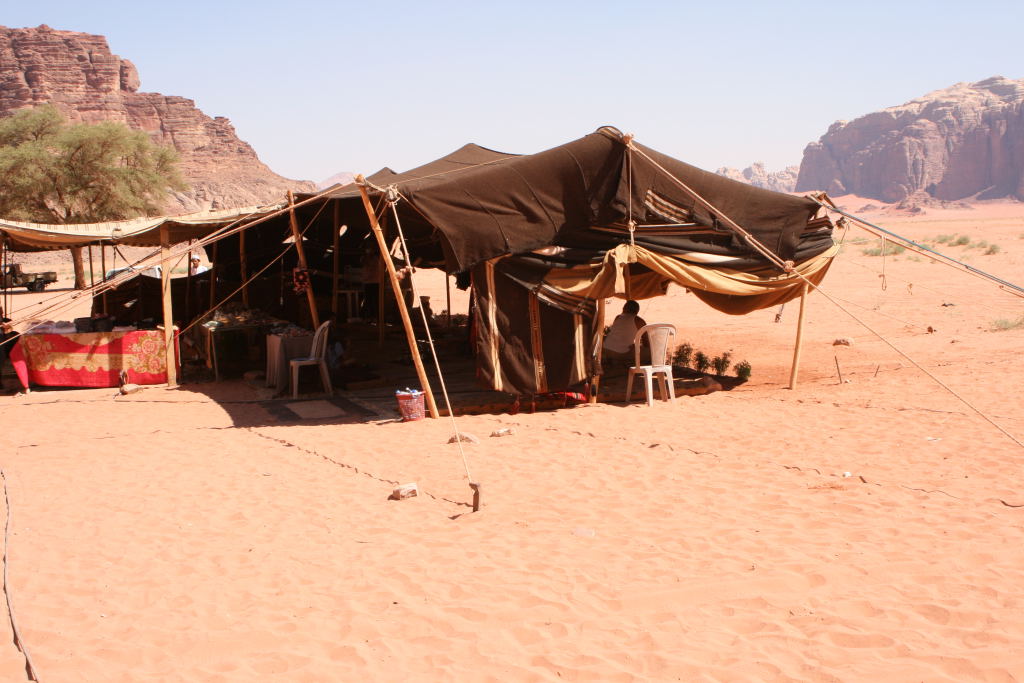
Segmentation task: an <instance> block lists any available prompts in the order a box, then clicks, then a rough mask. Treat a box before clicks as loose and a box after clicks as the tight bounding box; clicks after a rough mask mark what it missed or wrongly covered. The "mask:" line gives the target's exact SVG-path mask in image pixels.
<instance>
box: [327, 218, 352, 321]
mask: <svg viewBox="0 0 1024 683" xmlns="http://www.w3.org/2000/svg"><path fill="white" fill-rule="evenodd" d="M339 230H341V202H339V201H335V202H334V220H333V221H331V235H332V237H331V248H332V252H331V254H332V255H333V256H334V263H333V266H332V268H331V276H332V277H331V313H333V314H334V319H335V320H338V270H339V267H340V266H341V254H340V253H339V252H338V250H339V249H340V248H341V233H340V232H339ZM345 307H346V311H345V316H346V317H354V315H355V314H354V313H353V312H352V311H349V310H347V308H348V304H347V303H346V304H345Z"/></svg>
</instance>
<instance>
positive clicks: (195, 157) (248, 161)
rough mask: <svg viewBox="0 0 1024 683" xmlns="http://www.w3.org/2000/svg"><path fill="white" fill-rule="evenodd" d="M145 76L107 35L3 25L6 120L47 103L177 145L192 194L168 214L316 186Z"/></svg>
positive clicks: (0, 77) (181, 196)
mask: <svg viewBox="0 0 1024 683" xmlns="http://www.w3.org/2000/svg"><path fill="white" fill-rule="evenodd" d="M139 84H140V82H139V74H138V72H137V71H136V69H135V66H134V65H133V64H132V63H131V62H129V61H128V60H127V59H121V58H120V57H118V56H117V55H115V54H111V52H110V47H109V46H108V45H107V41H106V38H104V37H103V36H97V35H90V34H86V33H76V32H73V31H57V30H54V29H51V28H50V27H48V26H45V25H43V26H39V27H38V28H20V29H11V28H6V27H2V26H0V116H4V115H7V114H10V113H11V112H13V111H15V110H17V109H22V108H25V107H33V106H38V105H41V104H45V103H52V104H53V105H55V106H56V107H57V108H58V109H59V110H60V111H61V112H62V113H63V114H64V115H65V116H66V117H67V118H68V119H69V120H70V121H73V122H97V121H120V122H122V123H125V124H127V125H128V126H130V127H131V128H135V129H139V130H144V131H146V132H147V133H149V134H150V136H152V138H153V140H154V141H156V142H158V143H161V144H165V145H170V146H172V147H174V148H175V149H176V150H177V151H178V154H179V156H180V158H181V170H182V173H183V175H184V176H185V180H186V181H187V182H188V183H189V184H190V185H191V189H190V190H188V191H186V192H182V193H176V194H175V196H174V197H173V200H172V201H171V203H170V206H168V207H167V211H168V213H183V212H189V211H198V210H202V209H210V208H215V209H218V208H230V207H239V206H251V205H254V204H268V203H272V202H277V201H281V200H282V199H283V198H284V195H285V192H286V191H287V190H288V189H293V190H300V191H304V192H312V191H315V189H316V186H315V185H314V184H313V183H311V182H305V181H296V180H289V179H288V178H283V177H281V176H279V175H277V174H276V173H274V172H273V171H271V170H270V169H269V168H268V167H267V166H266V165H265V164H264V163H263V162H261V161H260V160H259V158H258V157H257V156H256V152H255V151H254V150H253V148H252V147H251V146H249V144H248V143H246V142H243V141H242V140H239V139H238V136H237V135H236V134H235V129H234V127H233V126H232V125H231V122H230V121H229V120H228V119H226V118H224V117H222V116H218V117H215V118H210V117H209V116H207V115H206V114H204V113H203V112H202V111H200V110H199V109H197V108H196V106H195V102H193V101H192V100H189V99H186V98H184V97H177V96H174V95H161V94H158V93H146V92H139V91H138V90H139Z"/></svg>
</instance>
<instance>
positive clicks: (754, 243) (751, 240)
mask: <svg viewBox="0 0 1024 683" xmlns="http://www.w3.org/2000/svg"><path fill="white" fill-rule="evenodd" d="M628 144H633V143H632V140H630V141H629V143H628ZM637 152H638V153H639V154H640V155H641V156H643V157H644V158H645V159H647V160H648V161H649V162H651V164H653V165H654V167H655V168H657V169H658V170H660V171H661V172H662V173H664V174H665V175H666V176H668V178H670V179H671V180H672V181H673V182H674V183H676V184H677V185H679V187H680V188H682V189H683V191H685V192H686V193H687V194H689V195H690V196H691V197H692V198H693V199H694V200H695V201H697V202H698V203H700V204H702V205H703V206H704V207H705V208H706V209H708V210H714V211H715V212H717V214H718V216H719V217H720V218H721V219H722V221H723V222H724V223H726V224H727V225H728V226H729V227H731V228H733V229H735V230H737V231H738V232H739V233H740V235H742V236H743V238H744V239H745V240H746V241H747V242H748V244H750V246H751V247H753V248H754V249H755V250H756V251H757V252H758V253H760V254H761V255H763V256H764V257H765V258H767V259H768V260H769V261H770V262H772V263H774V264H775V265H776V266H778V267H780V268H782V269H783V270H784V271H785V272H787V273H789V274H791V275H795V276H796V277H797V278H799V279H800V280H803V282H804V284H805V285H806V286H808V287H810V288H812V289H814V290H815V291H817V292H820V293H821V295H822V296H824V297H825V298H826V299H828V300H829V301H830V302H832V304H833V305H835V306H836V307H837V308H839V310H841V311H843V312H844V313H846V314H847V315H848V316H850V317H851V318H853V319H854V320H855V321H856V322H857V323H859V324H860V325H861V326H863V327H864V328H865V329H866V330H868V331H869V332H871V333H872V334H873V335H875V336H876V337H878V338H879V339H880V340H881V341H882V342H883V343H885V344H886V345H887V346H889V348H891V349H892V350H893V351H895V352H896V353H898V354H899V355H900V356H902V357H903V358H905V359H907V361H909V362H910V363H911V365H913V366H914V367H916V368H917V369H918V370H920V371H921V372H923V373H924V374H925V375H927V376H928V377H930V378H931V379H932V380H933V381H934V382H935V383H936V384H938V385H939V386H940V387H942V388H943V389H945V390H946V391H948V392H949V393H950V394H952V395H953V396H955V397H956V398H957V399H958V400H959V401H960V402H961V403H963V404H964V405H966V406H967V407H968V408H970V409H971V410H972V411H974V412H975V413H977V414H978V415H979V416H980V417H981V418H982V419H984V420H985V421H986V422H988V423H989V424H991V425H992V426H993V427H995V428H996V429H997V430H999V431H1000V432H1002V433H1003V435H1005V436H1006V437H1007V438H1008V439H1010V440H1011V441H1013V442H1014V443H1015V444H1017V445H1018V446H1020V447H1021V448H1024V443H1022V442H1021V441H1020V440H1019V439H1017V437H1015V436H1014V435H1013V434H1011V433H1010V432H1008V431H1006V429H1004V428H1003V427H1002V426H1001V425H999V424H998V423H996V422H995V421H994V420H993V419H992V418H990V417H989V416H988V415H986V414H985V413H983V412H982V411H981V410H980V409H979V408H977V407H975V406H974V404H973V403H971V402H970V401H968V400H967V399H966V398H964V397H963V396H961V395H960V394H959V393H957V392H956V391H955V390H954V389H952V388H951V387H950V386H949V385H947V384H946V383H945V382H943V381H942V380H940V379H939V378H938V377H936V376H935V375H934V374H932V373H931V372H929V371H928V370H927V369H925V368H924V367H923V366H922V365H921V364H920V363H918V362H917V361H916V360H914V359H913V358H911V357H910V356H908V355H907V354H906V353H905V352H904V351H903V350H902V349H900V348H899V347H897V346H896V345H895V344H893V343H892V342H890V341H889V340H888V339H886V338H885V337H883V336H882V335H881V334H880V333H879V332H877V331H876V330H875V329H874V328H872V327H871V326H870V325H868V324H867V323H866V322H864V321H863V320H861V319H860V318H858V317H857V316H856V315H854V314H853V313H852V312H851V311H850V310H848V309H847V308H846V307H844V306H843V305H842V304H840V303H839V302H838V301H836V299H834V298H833V297H831V296H829V294H828V293H827V292H825V291H824V290H823V289H822V288H821V287H819V286H818V285H816V284H814V283H813V282H811V280H810V279H809V278H808V277H807V276H805V275H804V274H803V273H801V272H799V271H798V270H795V269H794V267H793V265H794V264H793V262H792V261H783V260H782V259H781V258H779V257H778V256H776V255H775V254H774V253H772V252H771V251H769V250H768V248H767V247H766V246H764V245H763V244H761V242H760V241H759V240H758V239H757V238H755V237H754V236H753V235H752V234H750V233H749V232H748V231H746V230H744V229H743V228H742V227H740V226H739V225H738V224H737V223H736V222H735V221H733V220H732V219H731V218H729V217H728V216H726V215H725V214H723V213H721V212H720V211H718V209H716V208H715V207H714V206H713V205H712V204H711V203H710V202H709V201H707V200H706V199H704V198H703V197H701V196H700V195H699V194H698V193H697V192H696V191H695V190H693V189H692V188H690V187H689V186H688V185H687V184H686V183H684V182H683V181H682V180H680V179H679V178H676V177H675V176H674V175H673V174H672V173H671V172H670V171H669V170H668V169H666V168H665V167H664V166H662V165H661V164H659V163H658V162H657V161H656V160H655V159H653V158H651V156H650V155H648V154H647V153H645V152H644V151H643V150H642V149H639V148H638V149H637ZM810 199H812V200H813V201H815V202H816V203H817V204H819V205H820V206H822V207H825V208H828V207H827V206H826V205H825V204H823V203H822V202H820V201H819V200H817V199H814V198H813V197H811V198H810ZM840 213H842V212H840ZM843 215H844V216H847V217H849V218H852V219H853V220H858V219H857V218H856V216H851V215H850V214H846V213H843ZM879 230H882V231H883V232H885V233H888V234H890V235H894V233H889V231H887V230H884V229H882V228H879ZM895 236H896V237H899V236H898V235H895ZM918 246H920V245H918ZM936 253H937V252H936ZM974 270H977V269H974ZM978 272H979V273H980V272H981V271H978ZM984 275H985V276H987V277H990V278H993V276H989V275H988V274H987V273H984ZM993 279H996V280H998V278H993ZM1000 282H1004V281H1000ZM1004 284H1006V285H1009V286H1011V287H1014V288H1017V289H1021V288H1018V287H1016V285H1011V284H1010V283H1008V282H1004ZM1021 291H1022V292H1024V289H1021Z"/></svg>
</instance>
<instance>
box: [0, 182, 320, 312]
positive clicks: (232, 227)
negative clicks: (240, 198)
mask: <svg viewBox="0 0 1024 683" xmlns="http://www.w3.org/2000/svg"><path fill="white" fill-rule="evenodd" d="M329 193H330V188H328V189H326V190H322V191H320V192H318V193H316V194H314V195H311V196H309V197H307V198H306V199H303V200H302V201H300V202H295V204H294V205H291V206H284V207H282V208H280V209H275V210H274V211H271V212H270V213H268V214H266V215H264V216H260V217H259V218H256V219H254V220H251V221H249V220H248V219H249V218H251V217H252V216H254V215H255V214H256V213H257V212H255V211H254V212H251V213H248V214H246V215H245V216H240V217H238V218H236V219H235V220H234V221H232V222H231V223H229V224H228V225H225V226H223V227H221V228H218V229H217V230H214V231H213V232H211V233H209V234H207V235H205V236H204V237H201V238H199V239H197V240H196V241H195V242H194V243H192V244H189V243H187V242H183V243H181V244H178V245H175V247H174V248H172V249H170V250H169V251H168V254H167V260H169V261H170V260H173V259H175V258H178V259H180V258H181V257H182V255H183V254H185V253H188V252H189V251H191V250H192V249H195V248H202V247H206V246H209V245H210V244H213V243H214V242H218V241H220V240H222V239H225V238H227V237H230V236H231V235H235V234H237V233H239V232H241V231H243V230H248V229H249V228H251V227H253V226H255V225H259V224H260V223H264V222H266V221H269V220H271V219H273V218H276V217H278V216H280V215H282V214H285V213H287V212H288V211H290V210H292V209H295V208H298V207H300V206H305V205H307V204H311V203H313V202H315V201H317V200H320V199H324V198H325V197H326V195H328V194H329ZM321 208H322V207H321ZM0 232H2V231H0ZM122 257H124V254H122ZM162 260H163V259H162V254H161V250H160V249H156V250H154V251H152V252H150V253H148V254H146V255H144V256H142V257H141V258H139V259H137V260H136V261H134V262H133V263H131V264H130V266H131V267H132V268H133V270H129V271H125V272H124V273H119V274H118V275H116V276H115V277H114V278H111V279H110V280H107V281H106V282H99V283H97V284H96V286H95V287H85V288H83V289H78V290H72V291H70V292H61V293H60V294H57V295H56V296H53V297H51V298H49V299H46V300H45V301H42V302H39V304H35V306H39V305H43V304H47V303H49V302H51V301H56V303H54V304H53V305H51V306H48V307H44V308H41V309H40V308H32V309H31V310H32V314H31V316H24V317H22V318H20V319H18V320H13V321H12V322H11V324H12V325H20V324H24V323H27V322H29V321H30V320H31V319H33V318H36V317H38V316H39V315H41V314H43V313H47V312H56V311H63V310H67V308H70V307H71V306H73V305H74V303H75V300H76V299H78V298H79V297H81V296H83V295H85V294H92V295H93V296H95V295H96V294H101V293H103V292H105V291H109V290H111V289H114V288H116V287H119V286H120V285H122V284H124V283H125V282H127V281H128V280H131V279H133V278H135V277H138V275H139V273H138V272H137V271H136V270H134V269H135V268H137V267H139V266H144V265H145V267H151V266H155V265H158V264H159V263H161V262H162ZM125 261H126V262H127V261H128V259H127V258H125ZM61 304H63V306H62V305H61ZM27 308H28V307H27ZM22 310H25V309H22ZM8 315H10V314H8ZM11 317H13V316H11ZM26 331H28V330H26Z"/></svg>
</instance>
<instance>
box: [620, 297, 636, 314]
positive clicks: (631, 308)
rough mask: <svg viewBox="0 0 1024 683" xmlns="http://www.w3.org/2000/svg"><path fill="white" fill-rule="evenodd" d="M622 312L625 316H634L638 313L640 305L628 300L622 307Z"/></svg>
mask: <svg viewBox="0 0 1024 683" xmlns="http://www.w3.org/2000/svg"><path fill="white" fill-rule="evenodd" d="M622 312H623V313H625V314H626V315H636V314H637V313H639V312H640V304H638V303H637V302H635V301H633V300H632V299H630V300H629V301H627V302H626V303H625V304H623V305H622Z"/></svg>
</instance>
